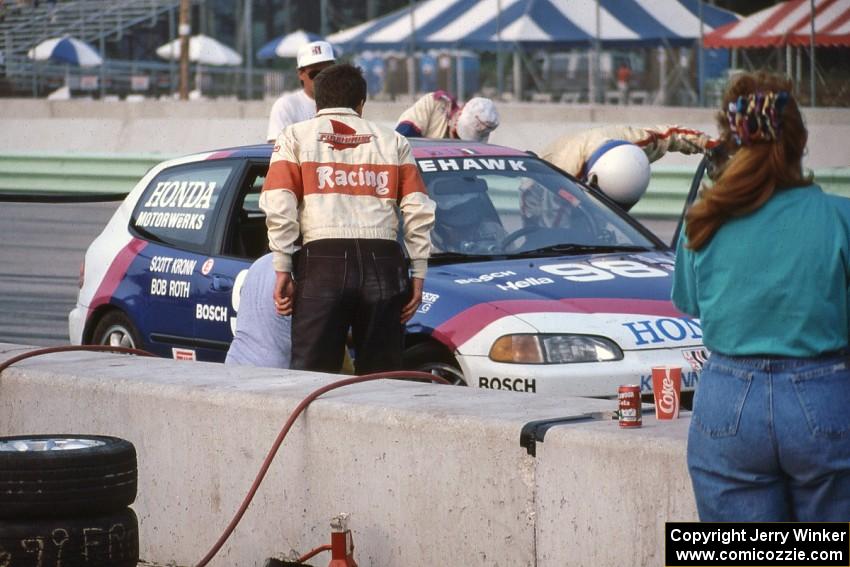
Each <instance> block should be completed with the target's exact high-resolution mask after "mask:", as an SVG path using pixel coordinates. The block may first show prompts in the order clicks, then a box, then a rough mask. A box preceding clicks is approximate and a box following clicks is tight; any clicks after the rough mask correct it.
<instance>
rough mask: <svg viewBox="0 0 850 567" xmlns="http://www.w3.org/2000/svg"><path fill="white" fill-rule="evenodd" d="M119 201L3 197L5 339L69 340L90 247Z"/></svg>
mask: <svg viewBox="0 0 850 567" xmlns="http://www.w3.org/2000/svg"><path fill="white" fill-rule="evenodd" d="M118 205H119V203H118V202H114V203H85V204H44V203H6V202H3V203H0V243H2V246H1V247H0V342H6V343H17V344H25V345H38V346H54V345H63V344H68V312H69V311H70V310H71V309H72V308H73V306H74V304H75V303H76V301H77V279H78V274H79V270H80V262H81V261H82V259H83V255H84V254H85V250H86V248H87V247H88V245H89V244H90V243H91V241H92V240H93V239H94V237H95V236H97V235H98V234H99V233H100V231H101V230H102V229H103V227H104V226H105V225H106V222H107V221H108V220H109V217H111V216H112V213H113V212H115V209H116V208H118Z"/></svg>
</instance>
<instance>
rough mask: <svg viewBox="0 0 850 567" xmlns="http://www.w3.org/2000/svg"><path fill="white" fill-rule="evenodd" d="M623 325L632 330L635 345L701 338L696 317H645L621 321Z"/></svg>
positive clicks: (700, 326)
mask: <svg viewBox="0 0 850 567" xmlns="http://www.w3.org/2000/svg"><path fill="white" fill-rule="evenodd" d="M623 326H624V327H626V328H627V329H628V330H629V331H631V332H632V335H634V337H635V345H637V346H641V345H647V344H656V343H665V342H667V341H684V340H686V339H702V325H700V323H699V321H697V320H696V319H690V318H688V317H679V318H678V319H674V318H672V317H664V318H659V319H646V320H643V321H632V322H629V323H623Z"/></svg>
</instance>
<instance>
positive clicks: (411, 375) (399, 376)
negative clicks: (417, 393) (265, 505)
mask: <svg viewBox="0 0 850 567" xmlns="http://www.w3.org/2000/svg"><path fill="white" fill-rule="evenodd" d="M387 378H390V379H395V380H415V381H417V382H422V381H426V382H440V383H441V384H449V381H448V380H446V379H445V378H442V377H441V376H435V375H433V374H429V373H427V372H413V371H395V372H376V373H374V374H364V375H363V376H352V377H351V378H343V379H342V380H337V381H336V382H331V383H330V384H327V385H325V386H322V387H321V388H318V389H316V390H313V392H311V393H310V395H308V396H307V397H306V398H304V399H303V400H301V402H300V403H299V404H298V405H297V406H296V407H295V409H294V410H292V413H291V414H289V419H287V420H286V423H285V424H284V426H283V428H282V429H281V430H280V433H278V435H277V439H275V441H274V443H273V444H272V447H271V449H269V453H268V455H266V458H265V460H264V461H263V464H262V466H261V467H260V471H259V472H258V473H257V477H256V478H255V479H254V483H253V484H252V485H251V488H250V489H249V490H248V494H246V495H245V499H244V500H243V501H242V505H241V506H239V509H238V510H237V511H236V514H235V515H234V516H233V519H232V520H230V524H228V525H227V527H226V528H225V530H224V532H223V533H222V534H221V536H220V537H219V538H218V541H216V542H215V544H214V545H213V546H212V548H211V549H210V550H209V552H207V554H206V555H205V556H204V558H203V559H201V561H200V562H198V564H197V566H196V567H204V566H205V565H206V564H207V563H209V562H210V560H212V558H213V557H215V554H216V553H218V551H219V550H220V549H221V547H222V546H223V545H224V542H226V541H227V539H228V538H229V537H230V535H231V534H232V533H233V530H234V529H235V528H236V525H237V524H238V523H239V521H240V520H241V519H242V516H244V515H245V511H246V510H248V506H249V505H250V504H251V501H252V500H253V499H254V495H255V494H256V493H257V490H258V489H259V488H260V484H262V482H263V478H264V477H265V476H266V473H267V472H268V470H269V467H270V466H271V464H272V461H273V460H274V458H275V455H276V454H277V450H278V449H279V448H280V445H281V443H283V440H284V438H285V437H286V434H287V433H289V430H290V429H291V428H292V424H293V423H295V420H296V419H297V418H298V416H299V415H301V412H303V411H304V410H305V409H307V406H309V405H310V404H311V403H312V402H313V400H315V399H316V398H318V397H319V396H321V395H322V394H326V393H328V392H330V391H331V390H336V389H337V388H342V387H343V386H350V385H351V384H360V383H361V382H370V381H372V380H384V379H387ZM314 551H315V550H314ZM311 553H312V552H311ZM317 553H318V552H317ZM307 555H310V554H307ZM310 556H311V557H312V555H310ZM305 557H306V556H305Z"/></svg>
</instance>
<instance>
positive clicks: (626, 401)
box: [617, 384, 643, 427]
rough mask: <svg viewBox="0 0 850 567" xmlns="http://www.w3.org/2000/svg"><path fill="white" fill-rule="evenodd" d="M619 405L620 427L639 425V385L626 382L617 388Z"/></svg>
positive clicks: (640, 422) (640, 420)
mask: <svg viewBox="0 0 850 567" xmlns="http://www.w3.org/2000/svg"><path fill="white" fill-rule="evenodd" d="M617 399H618V401H619V405H620V427H640V426H641V424H642V422H643V420H642V419H641V417H642V416H641V411H640V409H641V406H640V386H638V385H637V384H626V385H623V386H620V388H619V389H618V390H617Z"/></svg>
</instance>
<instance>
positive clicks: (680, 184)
mask: <svg viewBox="0 0 850 567" xmlns="http://www.w3.org/2000/svg"><path fill="white" fill-rule="evenodd" d="M169 157H172V156H168V155H158V154H157V155H153V154H142V155H115V154H110V155H106V154H104V155H92V154H79V155H75V154H29V153H28V154H24V153H21V154H12V153H8V154H0V194H9V193H29V194H36V193H57V194H61V193H69V194H70V193H81V192H87V193H126V192H129V191H130V189H132V188H133V186H134V185H135V184H136V182H138V180H139V179H140V178H141V177H142V175H144V173H145V172H146V171H147V170H148V169H150V168H151V167H153V166H154V165H156V164H157V163H159V162H160V161H163V160H165V159H167V158H169ZM693 173H694V169H693V168H692V167H689V166H653V170H652V180H651V181H650V186H649V190H648V191H647V193H646V195H645V196H644V198H643V199H642V200H641V201H640V203H638V204H637V205H635V207H634V208H633V209H632V213H633V214H634V215H636V216H638V217H644V218H658V219H677V218H678V217H679V215H681V213H682V205H683V204H684V202H685V197H686V195H687V193H688V188H689V187H690V183H691V179H692V177H693ZM815 181H816V182H817V183H818V184H820V185H821V187H823V188H824V190H825V191H828V192H831V193H836V194H839V195H843V196H846V197H850V167H841V168H826V169H819V170H816V171H815Z"/></svg>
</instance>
